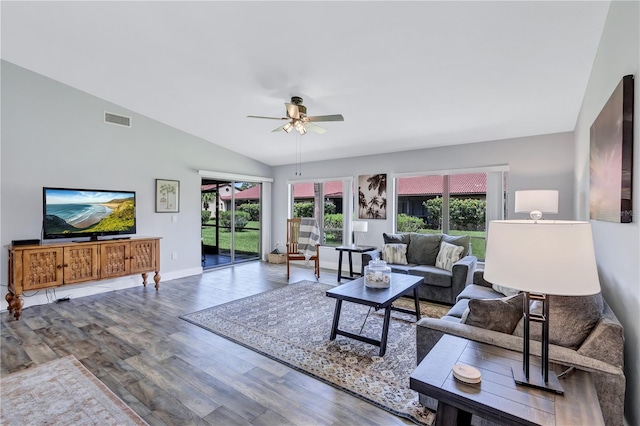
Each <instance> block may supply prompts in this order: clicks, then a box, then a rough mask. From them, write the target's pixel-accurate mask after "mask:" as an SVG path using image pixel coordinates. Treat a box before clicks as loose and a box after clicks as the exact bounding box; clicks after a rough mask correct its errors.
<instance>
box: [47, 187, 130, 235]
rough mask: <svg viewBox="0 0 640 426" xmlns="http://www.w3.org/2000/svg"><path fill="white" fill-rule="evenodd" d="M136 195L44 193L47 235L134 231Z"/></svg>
mask: <svg viewBox="0 0 640 426" xmlns="http://www.w3.org/2000/svg"><path fill="white" fill-rule="evenodd" d="M134 200H135V196H134V193H133V192H94V191H76V190H68V189H65V190H60V189H46V190H45V218H44V229H45V233H46V234H48V235H63V234H77V233H85V232H86V233H101V232H121V233H126V232H129V231H133V230H134V229H135V203H134Z"/></svg>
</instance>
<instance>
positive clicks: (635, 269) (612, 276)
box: [575, 1, 640, 425]
mask: <svg viewBox="0 0 640 426" xmlns="http://www.w3.org/2000/svg"><path fill="white" fill-rule="evenodd" d="M639 22H640V3H638V2H637V1H636V2H623V1H614V2H612V4H611V7H610V10H609V15H608V17H607V21H606V23H605V28H604V31H603V34H602V39H601V40H600V46H599V48H598V53H597V56H596V59H595V61H594V65H593V69H592V71H591V76H590V79H589V85H588V87H587V91H586V93H585V97H584V101H583V103H582V108H581V111H580V115H579V118H578V122H577V125H576V129H575V146H576V158H575V170H576V172H575V173H576V176H575V180H576V200H575V202H576V212H577V213H578V217H579V219H583V220H588V219H589V143H590V138H589V129H590V127H591V124H592V123H593V121H594V120H595V118H596V117H597V116H598V114H599V113H600V111H601V110H602V107H603V106H604V104H605V103H606V101H607V100H608V99H609V96H611V93H612V92H613V90H614V89H615V87H616V86H617V85H618V83H619V82H620V80H621V79H622V77H623V76H625V75H628V74H633V75H634V76H635V87H634V89H635V99H634V105H635V114H634V137H633V146H634V148H633V149H634V154H633V157H634V158H633V163H634V169H635V170H634V171H633V184H632V185H633V194H632V199H633V202H634V206H633V223H623V224H615V223H610V222H602V221H595V220H594V221H592V222H591V223H592V227H593V238H594V242H595V246H596V259H597V261H598V271H599V274H600V284H601V286H602V294H603V295H604V296H605V298H606V299H607V301H608V302H609V304H610V305H611V307H612V309H613V310H614V312H615V313H616V315H617V316H618V318H619V319H620V321H621V322H622V325H623V326H624V334H625V354H624V356H625V359H624V363H625V366H626V368H625V375H626V377H627V394H626V403H625V418H626V420H627V423H628V424H630V425H638V424H640V404H638V401H640V370H639V369H638V366H640V320H638V313H639V312H640V261H639V259H640V225H639V223H640V209H639V208H638V206H640V143H638V139H640V87H639V85H638V81H639V79H640V65H639V64H640V60H639V58H640V25H639Z"/></svg>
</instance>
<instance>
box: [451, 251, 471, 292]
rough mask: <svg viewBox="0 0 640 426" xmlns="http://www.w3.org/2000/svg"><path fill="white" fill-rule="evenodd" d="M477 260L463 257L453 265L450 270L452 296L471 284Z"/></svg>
mask: <svg viewBox="0 0 640 426" xmlns="http://www.w3.org/2000/svg"><path fill="white" fill-rule="evenodd" d="M477 264H478V258H477V257H475V256H471V255H469V256H465V257H463V258H462V259H460V260H458V261H457V262H456V263H454V264H453V269H452V270H451V274H452V276H451V289H452V292H453V294H454V295H458V294H460V293H461V292H462V290H464V288H465V287H466V286H467V285H469V284H472V283H473V273H474V271H475V270H476V265H477Z"/></svg>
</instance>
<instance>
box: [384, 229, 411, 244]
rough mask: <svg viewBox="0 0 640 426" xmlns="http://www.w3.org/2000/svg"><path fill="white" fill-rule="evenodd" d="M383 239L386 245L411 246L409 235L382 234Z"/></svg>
mask: <svg viewBox="0 0 640 426" xmlns="http://www.w3.org/2000/svg"><path fill="white" fill-rule="evenodd" d="M382 239H383V241H384V243H385V244H407V245H409V241H410V236H409V234H387V233H386V232H385V233H382Z"/></svg>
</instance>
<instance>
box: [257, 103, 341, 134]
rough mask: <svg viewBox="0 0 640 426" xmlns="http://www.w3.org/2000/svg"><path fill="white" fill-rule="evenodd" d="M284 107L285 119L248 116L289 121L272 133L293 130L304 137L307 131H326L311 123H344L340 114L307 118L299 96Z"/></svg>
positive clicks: (319, 132) (258, 116) (305, 108)
mask: <svg viewBox="0 0 640 426" xmlns="http://www.w3.org/2000/svg"><path fill="white" fill-rule="evenodd" d="M284 105H285V107H286V108H287V116H286V117H264V116H260V115H248V116H247V117H249V118H265V119H268V120H291V121H288V122H287V123H285V124H283V125H282V126H280V127H278V128H277V129H274V130H273V132H279V131H282V130H284V131H285V132H287V133H289V132H291V129H293V128H295V129H296V130H297V131H298V133H300V134H301V135H304V134H305V133H307V131H308V130H311V131H312V132H315V133H318V134H322V133H325V132H326V131H327V129H325V128H324V127H320V126H318V125H316V124H313V123H312V122H318V121H344V117H343V116H342V114H332V115H316V116H311V117H307V107H305V106H304V105H302V98H301V97H299V96H292V97H291V102H290V103H289V102H285V104H284Z"/></svg>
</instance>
